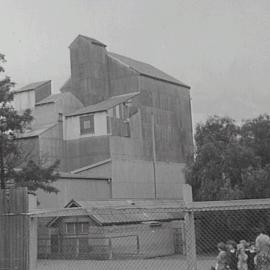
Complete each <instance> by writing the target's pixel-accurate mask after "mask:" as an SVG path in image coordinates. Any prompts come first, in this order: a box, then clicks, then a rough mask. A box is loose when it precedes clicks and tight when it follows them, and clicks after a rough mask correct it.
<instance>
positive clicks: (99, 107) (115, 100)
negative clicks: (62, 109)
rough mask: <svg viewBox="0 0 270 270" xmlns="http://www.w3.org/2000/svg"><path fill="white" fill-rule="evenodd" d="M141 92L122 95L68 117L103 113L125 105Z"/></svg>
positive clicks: (70, 114)
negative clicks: (121, 104)
mask: <svg viewBox="0 0 270 270" xmlns="http://www.w3.org/2000/svg"><path fill="white" fill-rule="evenodd" d="M139 94H140V92H133V93H128V94H124V95H120V96H113V97H110V98H108V99H106V100H104V101H101V102H99V103H97V104H93V105H90V106H87V107H84V108H82V109H80V110H78V111H76V112H73V113H69V114H67V115H66V116H67V117H69V116H76V115H82V114H87V113H93V112H102V111H106V110H108V109H110V108H113V107H114V106H116V105H118V104H120V103H123V102H125V101H127V100H129V99H131V98H133V97H135V96H137V95H139Z"/></svg>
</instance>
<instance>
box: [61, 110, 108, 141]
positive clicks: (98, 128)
mask: <svg viewBox="0 0 270 270" xmlns="http://www.w3.org/2000/svg"><path fill="white" fill-rule="evenodd" d="M64 129H65V131H64V139H65V140H75V139H80V138H86V137H93V136H104V135H107V134H108V132H107V114H106V112H100V113H95V114H94V129H95V133H94V134H83V135H82V134H80V133H81V130H80V116H79V115H78V116H71V117H66V118H65V123H64Z"/></svg>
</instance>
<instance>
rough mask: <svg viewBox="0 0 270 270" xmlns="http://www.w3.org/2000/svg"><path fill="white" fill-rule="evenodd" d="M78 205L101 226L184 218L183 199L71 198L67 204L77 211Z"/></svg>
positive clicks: (55, 219)
mask: <svg viewBox="0 0 270 270" xmlns="http://www.w3.org/2000/svg"><path fill="white" fill-rule="evenodd" d="M77 207H78V208H79V209H83V210H85V215H86V216H89V218H91V219H92V220H94V221H95V222H96V223H97V224H99V225H101V226H104V225H114V224H115V225H117V224H134V223H143V222H151V221H172V220H182V219H183V217H184V213H183V211H181V207H183V201H181V200H104V201H75V200H71V201H70V202H69V203H68V204H67V205H66V206H65V208H75V209H74V210H75V211H76V208H77ZM59 218H60V217H57V218H53V219H52V220H51V221H50V222H49V224H48V226H53V225H54V224H55V222H56V221H57V220H58V219H59Z"/></svg>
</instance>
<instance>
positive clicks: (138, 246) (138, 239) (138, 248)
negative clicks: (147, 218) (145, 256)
mask: <svg viewBox="0 0 270 270" xmlns="http://www.w3.org/2000/svg"><path fill="white" fill-rule="evenodd" d="M136 239H137V254H140V238H139V235H137V236H136Z"/></svg>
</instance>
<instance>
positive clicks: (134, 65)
mask: <svg viewBox="0 0 270 270" xmlns="http://www.w3.org/2000/svg"><path fill="white" fill-rule="evenodd" d="M108 55H109V56H110V57H111V58H113V59H116V60H118V61H120V62H122V63H123V64H125V65H127V66H128V67H129V68H131V69H133V70H135V71H136V72H138V73H139V74H141V75H145V76H148V77H151V78H154V79H158V80H162V81H166V82H170V83H173V84H176V85H180V86H184V87H187V88H190V86H188V85H186V84H184V83H183V82H181V81H179V80H177V79H175V78H173V77H172V76H170V75H168V74H166V73H165V72H163V71H161V70H159V69H158V68H155V67H154V66H152V65H149V64H147V63H144V62H140V61H137V60H134V59H131V58H129V57H126V56H123V55H120V54H116V53H111V52H108Z"/></svg>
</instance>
